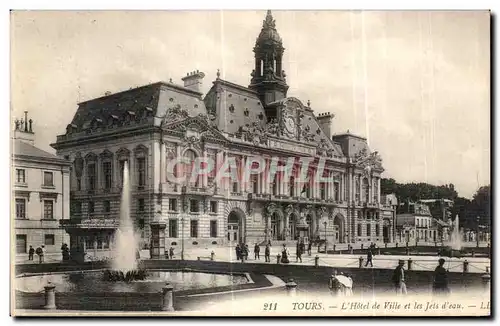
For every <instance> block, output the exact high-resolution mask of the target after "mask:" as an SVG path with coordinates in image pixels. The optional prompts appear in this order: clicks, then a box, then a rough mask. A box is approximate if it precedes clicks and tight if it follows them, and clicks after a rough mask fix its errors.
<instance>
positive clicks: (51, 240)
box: [44, 234, 56, 246]
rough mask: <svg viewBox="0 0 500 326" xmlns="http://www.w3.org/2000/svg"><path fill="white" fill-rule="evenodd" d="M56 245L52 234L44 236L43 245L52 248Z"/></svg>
mask: <svg viewBox="0 0 500 326" xmlns="http://www.w3.org/2000/svg"><path fill="white" fill-rule="evenodd" d="M55 243H56V241H55V238H54V235H53V234H46V235H45V242H44V244H45V245H46V246H53V245H54V244H55Z"/></svg>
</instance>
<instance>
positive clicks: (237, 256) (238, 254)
mask: <svg viewBox="0 0 500 326" xmlns="http://www.w3.org/2000/svg"><path fill="white" fill-rule="evenodd" d="M234 249H235V250H236V260H240V259H241V248H240V244H237V245H236V247H235V248H234Z"/></svg>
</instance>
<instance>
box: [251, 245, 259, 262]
mask: <svg viewBox="0 0 500 326" xmlns="http://www.w3.org/2000/svg"><path fill="white" fill-rule="evenodd" d="M253 253H254V256H255V259H258V260H260V247H259V245H258V244H257V243H256V244H255V247H254V248H253Z"/></svg>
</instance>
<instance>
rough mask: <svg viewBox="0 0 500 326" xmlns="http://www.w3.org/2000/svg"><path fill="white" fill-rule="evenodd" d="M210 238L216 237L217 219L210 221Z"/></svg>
mask: <svg viewBox="0 0 500 326" xmlns="http://www.w3.org/2000/svg"><path fill="white" fill-rule="evenodd" d="M210 238H217V221H210Z"/></svg>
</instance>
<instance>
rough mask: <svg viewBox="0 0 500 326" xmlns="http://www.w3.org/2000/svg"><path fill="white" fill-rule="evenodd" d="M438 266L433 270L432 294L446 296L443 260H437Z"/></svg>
mask: <svg viewBox="0 0 500 326" xmlns="http://www.w3.org/2000/svg"><path fill="white" fill-rule="evenodd" d="M438 262H439V265H438V266H437V267H436V269H435V270H434V283H433V284H432V292H433V293H434V294H437V295H446V294H448V293H449V289H448V272H447V271H446V269H445V268H444V267H443V265H444V263H445V260H444V259H443V258H440V259H439V261H438Z"/></svg>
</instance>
